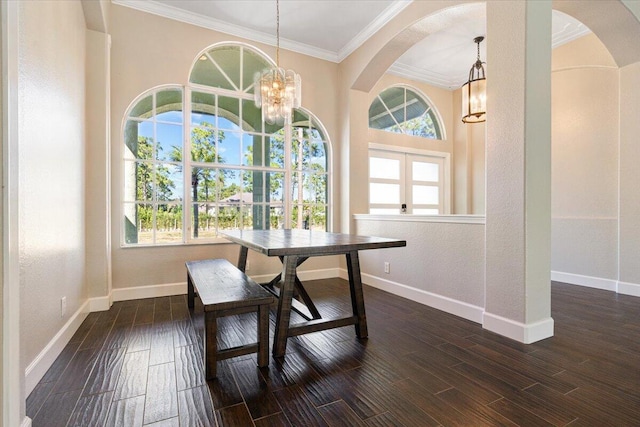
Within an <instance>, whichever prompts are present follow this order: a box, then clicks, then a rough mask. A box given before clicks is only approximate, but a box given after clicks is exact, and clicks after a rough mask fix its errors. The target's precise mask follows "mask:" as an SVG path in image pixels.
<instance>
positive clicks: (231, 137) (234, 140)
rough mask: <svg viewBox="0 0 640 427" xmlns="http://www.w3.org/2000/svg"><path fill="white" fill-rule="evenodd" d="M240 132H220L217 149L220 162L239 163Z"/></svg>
mask: <svg viewBox="0 0 640 427" xmlns="http://www.w3.org/2000/svg"><path fill="white" fill-rule="evenodd" d="M240 138H241V134H239V133H237V132H228V131H224V132H221V133H220V140H219V141H218V150H220V153H219V154H220V159H221V160H220V162H221V163H225V164H228V165H241V164H242V163H241V158H240V157H241V154H240Z"/></svg>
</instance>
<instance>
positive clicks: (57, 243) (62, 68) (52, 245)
mask: <svg viewBox="0 0 640 427" xmlns="http://www.w3.org/2000/svg"><path fill="white" fill-rule="evenodd" d="M18 8H19V12H18V13H19V18H18V29H19V30H18V31H19V34H18V39H19V41H18V48H19V50H18V72H19V80H18V99H19V124H18V139H19V145H20V152H19V158H18V168H19V179H18V181H19V182H18V186H19V187H18V191H19V195H20V198H19V201H18V203H19V219H18V227H19V234H18V240H19V257H20V273H19V276H20V280H19V282H20V284H19V286H20V293H21V294H20V316H21V318H20V347H21V357H20V359H21V362H22V366H21V372H24V371H25V368H26V365H27V363H30V362H32V361H34V360H35V359H36V358H37V356H38V355H39V354H40V353H41V351H43V349H44V348H45V346H47V344H48V343H49V342H51V340H52V339H53V338H54V337H55V336H56V334H58V333H59V331H61V330H63V328H64V327H65V323H66V322H67V321H68V320H69V319H70V318H71V317H72V315H73V314H74V313H76V312H77V311H79V310H80V309H81V307H82V306H83V305H84V304H85V303H86V300H87V289H86V283H85V253H86V245H85V122H84V119H85V84H84V82H85V59H86V57H85V47H86V46H85V28H86V26H85V21H84V16H83V11H82V5H81V3H80V2H31V1H26V2H19V5H18ZM62 297H66V312H65V313H64V315H61V298H62ZM29 391H30V390H27V393H28V392H29Z"/></svg>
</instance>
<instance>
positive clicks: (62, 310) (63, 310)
mask: <svg viewBox="0 0 640 427" xmlns="http://www.w3.org/2000/svg"><path fill="white" fill-rule="evenodd" d="M65 314H67V297H62V298H60V317H64V315H65Z"/></svg>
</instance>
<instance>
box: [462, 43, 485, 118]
mask: <svg viewBox="0 0 640 427" xmlns="http://www.w3.org/2000/svg"><path fill="white" fill-rule="evenodd" d="M483 40H484V37H482V36H479V37H476V38H475V39H473V42H474V43H476V44H477V45H478V59H477V60H476V62H475V64H473V65H472V66H471V70H469V81H467V82H466V83H465V84H464V85H463V86H462V121H463V122H464V123H481V122H484V121H486V120H487V117H486V116H487V79H486V77H485V74H484V67H483V66H482V64H484V62H482V61H481V60H480V42H482V41H483Z"/></svg>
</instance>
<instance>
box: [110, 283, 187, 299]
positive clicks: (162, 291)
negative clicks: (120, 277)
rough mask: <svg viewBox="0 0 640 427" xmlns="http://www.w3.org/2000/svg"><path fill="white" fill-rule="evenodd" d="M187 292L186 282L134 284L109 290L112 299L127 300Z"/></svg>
mask: <svg viewBox="0 0 640 427" xmlns="http://www.w3.org/2000/svg"><path fill="white" fill-rule="evenodd" d="M186 293H187V282H181V283H165V284H162V285H148V286H134V287H131V288H115V289H112V290H111V298H112V300H113V301H129V300H135V299H143V298H157V297H168V296H172V295H182V294H186Z"/></svg>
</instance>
